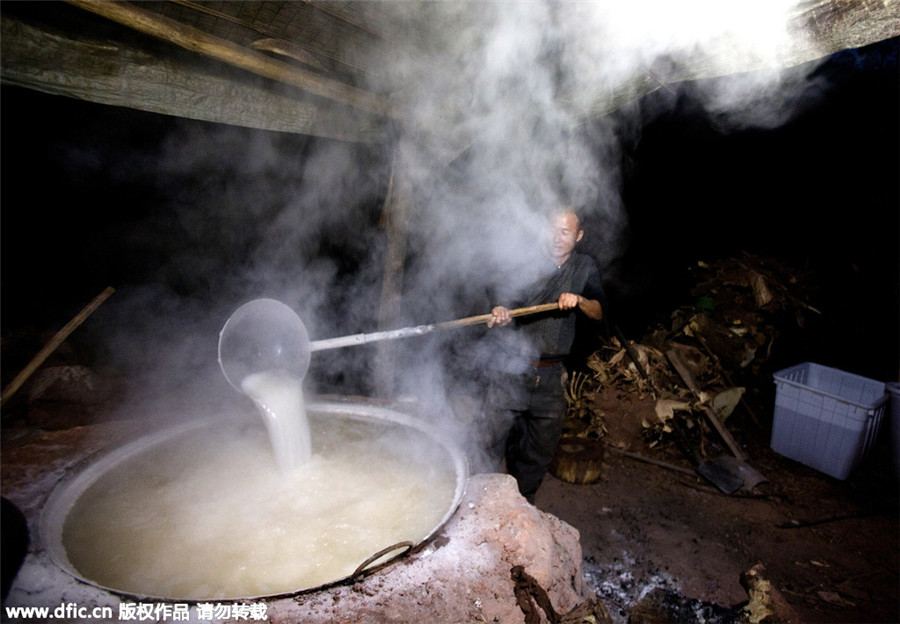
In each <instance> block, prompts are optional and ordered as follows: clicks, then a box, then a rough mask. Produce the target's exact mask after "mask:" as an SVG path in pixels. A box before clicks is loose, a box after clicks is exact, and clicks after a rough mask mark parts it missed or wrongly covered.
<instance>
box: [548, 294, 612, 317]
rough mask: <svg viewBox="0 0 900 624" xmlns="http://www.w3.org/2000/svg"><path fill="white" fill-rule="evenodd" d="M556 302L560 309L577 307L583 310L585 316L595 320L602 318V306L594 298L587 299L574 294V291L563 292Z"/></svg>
mask: <svg viewBox="0 0 900 624" xmlns="http://www.w3.org/2000/svg"><path fill="white" fill-rule="evenodd" d="M557 303H558V304H559V309H560V310H571V309H572V308H578V309H580V310H581V311H582V312H584V314H585V316H587V317H588V318H591V319H594V320H595V321H599V320H600V319H602V318H603V306H601V305H600V302H599V301H597V300H596V299H588V298H586V297H582V296H581V295H576V294H575V293H563V294H561V295H560V296H559V301H558V302H557Z"/></svg>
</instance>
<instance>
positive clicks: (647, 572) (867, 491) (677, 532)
mask: <svg viewBox="0 0 900 624" xmlns="http://www.w3.org/2000/svg"><path fill="white" fill-rule="evenodd" d="M886 424H887V423H886ZM889 433H890V432H889V428H888V427H884V428H883V429H882V432H881V435H880V437H879V439H878V441H877V442H876V444H875V446H874V448H873V449H872V452H871V454H870V455H869V457H868V458H867V459H866V460H865V461H864V462H863V463H862V464H861V465H860V466H859V467H858V468H857V469H856V471H855V472H854V473H853V474H851V475H850V477H849V478H848V479H847V480H846V481H839V480H837V479H834V478H832V477H829V476H827V475H824V474H822V473H820V472H817V471H815V470H813V469H811V468H807V467H805V466H803V465H801V464H799V463H797V462H795V461H792V460H789V459H786V458H784V457H781V456H779V455H777V454H776V453H774V452H773V451H772V450H771V449H769V448H768V442H769V441H768V440H767V439H760V440H756V441H751V443H750V444H749V445H748V450H749V451H750V459H749V460H748V463H750V464H751V465H752V466H753V467H754V468H756V469H757V470H758V471H760V472H761V473H762V474H763V475H765V476H766V477H767V478H768V482H765V483H761V484H759V485H758V486H756V488H754V489H753V490H752V491H750V492H746V491H743V490H742V491H739V492H738V493H736V494H733V495H727V494H723V493H722V492H720V491H719V490H718V489H717V488H715V487H713V486H711V485H710V484H709V483H708V482H707V481H705V480H703V479H701V478H695V477H693V476H689V475H685V474H682V473H679V472H675V471H672V470H670V469H666V468H661V467H658V466H656V465H651V464H648V463H644V462H640V461H636V460H634V459H631V458H627V457H623V456H621V455H615V454H612V453H609V452H607V453H606V455H605V458H604V462H603V469H602V476H601V478H600V479H599V481H598V482H596V483H594V484H591V485H577V484H572V483H566V482H563V481H561V480H560V479H558V478H555V477H553V476H548V478H547V479H545V481H544V483H543V485H542V486H541V489H540V491H539V492H538V495H537V500H536V504H537V506H538V507H539V508H541V509H543V510H545V511H547V512H549V513H552V514H554V515H556V516H558V517H559V518H561V519H563V520H565V521H566V522H568V523H570V524H571V525H573V526H575V527H576V528H577V529H578V530H579V531H580V533H581V545H582V548H583V551H584V574H585V578H586V580H587V581H588V583H589V584H590V585H591V586H592V587H593V588H594V590H595V591H596V592H597V593H598V594H599V595H600V596H601V597H602V598H603V599H604V600H605V601H606V604H607V607H608V609H609V611H610V614H611V615H612V617H613V619H614V620H615V621H616V622H623V623H624V622H627V621H628V617H629V615H630V614H631V612H632V610H633V607H634V605H635V604H636V603H637V602H639V601H640V599H641V598H642V597H644V596H645V595H647V594H648V592H650V591H651V590H653V589H654V588H662V589H664V590H667V591H668V592H672V593H675V594H678V595H679V596H681V597H683V598H685V599H691V600H696V601H699V602H698V606H699V605H700V603H705V606H707V607H709V606H712V607H713V608H712V609H711V610H710V609H708V610H707V613H712V612H715V611H716V609H715V608H714V607H715V606H716V605H718V606H720V607H725V608H731V607H735V606H737V605H740V604H742V603H746V602H747V601H748V593H747V591H746V590H745V588H744V587H743V586H742V585H741V574H742V573H743V572H746V571H748V570H749V569H750V568H752V567H753V566H755V565H757V564H762V565H763V566H764V567H765V571H766V574H767V577H768V580H770V581H771V582H772V583H773V585H774V586H775V587H776V588H777V589H778V590H780V592H781V594H782V595H783V596H784V598H785V599H786V600H787V601H788V603H789V605H790V607H792V608H793V610H794V612H795V613H796V615H797V616H798V619H799V621H801V622H806V623H818V622H822V623H825V622H867V623H872V622H900V600H898V595H900V593H898V587H900V580H898V579H900V575H898V569H900V567H898V554H900V543H898V542H900V528H898V482H897V478H896V471H895V468H894V466H893V464H892V456H891V449H890V443H889V440H890V435H889ZM653 457H656V458H658V459H665V460H667V461H670V462H671V463H673V464H681V465H683V466H685V467H688V466H689V465H690V464H689V463H688V462H687V461H686V460H685V459H684V457H683V456H680V455H679V453H678V451H677V450H673V449H663V450H660V451H655V452H654V453H653ZM697 613H699V611H698V612H697ZM704 617H708V616H702V615H697V614H696V613H695V614H692V615H691V616H690V617H688V619H687V620H686V621H688V622H704V621H710V620H708V619H703V618H704ZM716 621H726V622H727V621H729V618H728V617H727V615H726V616H725V617H724V619H720V620H716Z"/></svg>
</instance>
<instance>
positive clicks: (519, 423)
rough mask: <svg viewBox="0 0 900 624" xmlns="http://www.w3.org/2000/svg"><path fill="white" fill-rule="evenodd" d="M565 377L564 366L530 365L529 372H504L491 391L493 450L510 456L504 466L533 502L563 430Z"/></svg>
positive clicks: (505, 456)
mask: <svg viewBox="0 0 900 624" xmlns="http://www.w3.org/2000/svg"><path fill="white" fill-rule="evenodd" d="M565 381H566V375H565V368H564V367H563V365H562V364H554V365H552V366H546V367H532V368H530V369H529V370H528V372H527V373H523V374H520V375H503V376H501V377H500V378H498V379H497V380H495V381H494V383H493V384H492V388H491V391H489V393H488V395H489V398H488V405H489V410H490V411H489V414H490V415H491V416H492V417H493V418H495V419H496V424H497V426H498V427H497V429H496V431H497V433H496V434H495V437H494V440H493V442H492V446H493V447H494V453H495V454H496V455H500V454H502V456H503V457H504V458H505V459H506V470H507V471H508V472H509V474H511V475H512V476H513V477H515V478H516V482H517V483H518V486H519V492H521V494H522V495H523V496H525V498H527V499H528V500H529V501H531V502H534V495H535V493H536V492H537V490H538V487H540V485H541V482H542V481H543V480H544V475H546V474H547V466H549V465H550V460H552V459H553V454H554V453H555V452H556V445H557V444H558V443H559V438H560V435H561V434H562V425H563V419H564V418H565V415H566V398H565V393H564V388H563V384H564V383H565Z"/></svg>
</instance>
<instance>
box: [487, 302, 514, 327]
mask: <svg viewBox="0 0 900 624" xmlns="http://www.w3.org/2000/svg"><path fill="white" fill-rule="evenodd" d="M511 320H512V317H511V316H510V315H509V310H507V309H506V308H504V307H503V306H495V307H494V308H493V309H492V310H491V320H489V321H488V324H487V326H488V327H493V326H494V325H496V326H497V327H506V326H507V325H509V322H510V321H511Z"/></svg>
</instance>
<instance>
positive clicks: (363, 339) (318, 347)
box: [309, 303, 559, 351]
mask: <svg viewBox="0 0 900 624" xmlns="http://www.w3.org/2000/svg"><path fill="white" fill-rule="evenodd" d="M557 309H559V304H558V303H542V304H540V305H535V306H528V307H527V308H516V309H515V310H510V312H509V315H510V316H526V315H528V314H537V313H538V312H549V311H551V310H557ZM490 320H491V315H490V314H479V315H478V316H469V317H466V318H461V319H456V320H455V321H444V322H443V323H433V324H431V325H419V326H418V327H402V328H400V329H391V330H388V331H383V332H374V333H371V334H353V335H352V336H340V337H338V338H326V339H325V340H314V341H313V342H311V343H309V350H310V351H324V350H327V349H340V348H341V347H353V346H358V345H363V344H367V343H370V342H376V341H379V340H394V339H396V338H409V337H411V336H422V335H424V334H428V333H431V332H433V331H436V330H439V329H453V328H455V327H466V326H468V325H478V324H479V323H487V322H488V321H490Z"/></svg>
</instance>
